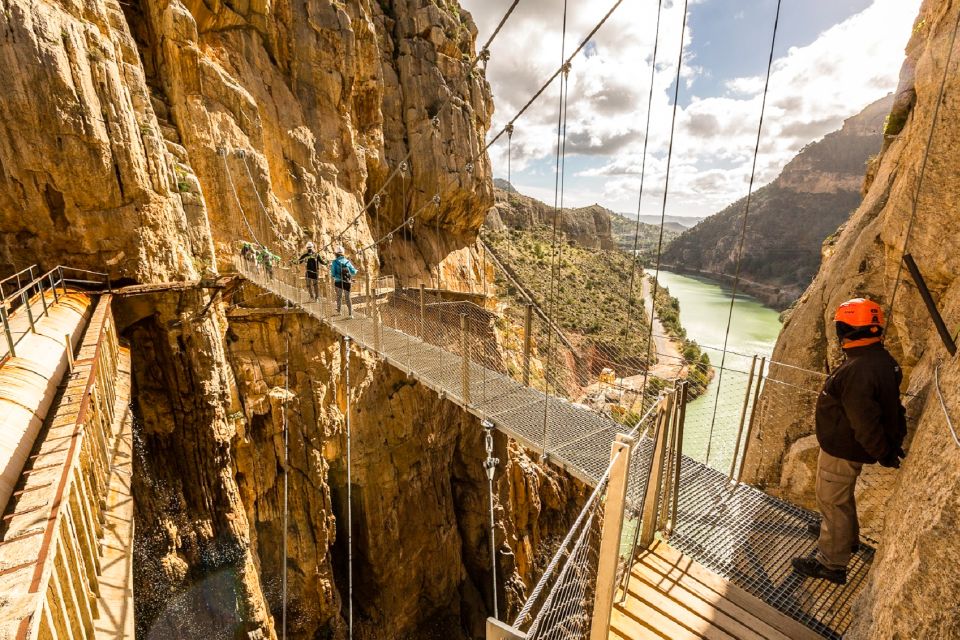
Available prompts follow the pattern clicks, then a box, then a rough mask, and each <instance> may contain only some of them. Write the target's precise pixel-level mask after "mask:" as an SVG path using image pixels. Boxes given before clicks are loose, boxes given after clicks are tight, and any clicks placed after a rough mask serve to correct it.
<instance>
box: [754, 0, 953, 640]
mask: <svg viewBox="0 0 960 640" xmlns="http://www.w3.org/2000/svg"><path fill="white" fill-rule="evenodd" d="M958 12H960V5H958V4H957V3H949V2H941V1H935V0H928V1H926V2H924V3H923V5H922V8H921V12H920V16H919V18H918V20H917V22H916V24H915V28H914V35H913V37H912V39H911V40H910V43H909V45H908V48H907V59H906V62H905V63H904V66H903V69H902V72H901V81H900V87H899V88H898V91H897V98H896V101H895V103H894V107H893V112H892V113H891V122H895V123H897V126H898V127H899V126H900V125H902V129H901V130H900V131H899V134H898V135H897V136H896V137H895V138H892V139H888V140H887V141H886V142H885V148H884V151H883V153H882V155H881V157H880V158H879V159H878V161H877V162H876V163H875V165H874V168H873V169H872V175H871V180H872V182H871V184H870V188H869V190H868V191H867V193H866V194H865V197H864V201H863V204H862V205H861V206H860V208H859V209H858V210H857V212H856V213H855V214H854V215H853V216H852V217H851V219H850V220H849V222H848V223H847V224H846V226H845V228H844V229H843V230H842V232H841V233H840V234H839V236H838V237H837V239H836V241H835V243H833V244H832V245H831V246H830V247H828V249H829V250H828V251H827V252H826V255H825V258H824V261H823V264H822V265H821V268H820V272H819V273H818V275H817V276H816V279H815V280H814V282H813V284H812V285H811V286H810V287H809V289H807V291H806V293H804V295H803V296H802V298H801V300H800V302H799V304H798V305H797V307H796V309H795V310H793V312H792V313H791V314H790V315H789V317H788V319H787V320H786V323H785V327H784V331H783V334H782V335H781V337H780V340H779V341H778V343H777V346H776V350H775V352H774V356H773V357H774V359H775V360H778V361H781V362H788V363H791V364H797V365H800V366H803V367H806V368H809V369H813V370H816V371H825V363H827V362H829V363H830V365H831V366H835V365H836V364H837V363H838V361H839V358H840V353H839V349H838V346H837V344H836V340H835V338H834V337H833V323H832V319H833V313H834V310H835V308H836V306H837V305H838V304H839V303H840V302H842V301H844V300H845V299H848V298H850V297H854V296H860V295H865V296H871V297H873V298H875V299H877V300H879V301H880V302H882V303H883V304H885V305H886V304H889V303H890V302H891V301H892V300H893V293H894V290H895V289H896V298H895V304H894V307H893V314H892V320H891V323H890V327H889V336H888V338H887V346H888V348H890V349H891V351H892V352H893V353H894V355H895V356H896V357H897V358H898V359H899V360H900V361H901V363H902V364H903V365H904V369H905V371H906V373H907V378H906V382H905V384H904V391H906V392H907V393H908V394H909V395H908V396H906V397H905V403H906V406H907V412H908V418H909V419H910V428H911V435H910V436H909V437H908V438H909V444H908V456H907V458H906V460H905V462H904V464H903V467H902V469H901V470H900V472H899V474H897V475H896V476H895V478H894V479H891V480H890V484H889V486H888V487H887V490H888V492H889V495H890V496H891V497H890V501H889V503H887V508H886V521H885V524H884V526H883V529H882V536H881V541H880V546H879V552H878V555H877V557H876V559H875V561H874V566H873V569H872V571H871V573H870V577H869V582H868V584H867V587H866V590H865V593H864V595H863V596H862V597H861V599H860V601H859V604H858V607H857V615H856V621H855V623H854V627H853V630H852V631H851V633H850V636H851V637H853V638H954V637H958V633H960V631H958V630H960V608H958V607H957V606H956V596H955V594H956V593H958V592H960V565H958V564H957V562H956V558H955V556H956V550H957V549H958V548H960V527H958V526H957V523H958V521H960V447H958V446H957V444H956V443H955V441H954V440H953V437H952V436H951V433H950V431H949V429H948V426H947V421H946V417H945V412H944V410H943V408H942V407H941V405H940V402H939V398H938V396H937V393H936V390H935V388H934V374H935V371H936V369H937V367H938V366H939V363H940V362H941V361H942V363H943V364H942V367H941V370H940V387H941V389H942V391H943V394H944V401H945V404H946V412H947V413H949V415H951V416H952V419H953V421H954V423H955V424H956V422H957V421H958V420H960V395H958V393H957V389H958V382H960V369H958V361H957V359H956V358H955V357H954V358H951V357H949V356H948V355H947V353H946V351H945V349H944V347H943V345H942V344H941V343H940V340H939V338H938V337H937V334H936V332H935V330H934V328H933V324H932V322H931V320H930V318H929V316H928V315H927V312H926V310H925V308H924V305H923V303H922V302H921V299H920V296H919V294H918V291H917V288H916V286H915V285H914V283H913V282H912V281H911V279H910V276H909V275H908V274H907V273H906V272H905V271H904V272H903V273H900V269H899V265H900V260H901V255H902V253H903V251H904V246H905V242H906V243H907V245H906V246H907V249H908V251H909V252H910V253H911V254H912V255H913V256H914V257H915V258H916V260H917V263H918V264H919V266H920V268H921V270H922V271H923V274H924V276H925V277H926V280H927V284H928V285H929V286H930V289H931V291H932V294H933V297H934V298H935V299H936V300H937V301H938V303H939V305H940V308H941V310H942V312H943V315H944V317H945V319H946V323H947V325H948V326H949V327H954V328H955V327H956V326H957V323H958V322H960V241H958V238H957V234H956V233H955V230H956V229H957V225H958V223H960V217H958V214H957V211H956V207H955V206H954V205H953V203H955V202H956V201H957V199H958V197H960V175H958V173H957V170H956V167H957V166H958V164H960V144H957V141H958V139H960V129H958V122H960V99H958V95H960V93H958V92H960V73H958V71H957V69H958V67H957V65H958V63H960V50H957V49H955V50H954V51H953V57H952V61H951V62H950V67H949V69H946V72H947V73H946V85H945V92H944V96H943V100H942V102H940V108H939V115H938V116H937V120H936V123H935V129H934V130H933V136H932V138H930V131H931V124H932V123H933V119H934V114H935V111H936V105H937V101H938V96H939V89H940V83H941V80H942V79H943V78H944V72H945V67H946V63H947V58H948V56H949V55H950V44H951V38H952V34H953V30H954V25H955V24H956V22H957V14H958ZM928 138H929V139H930V144H929V156H928V157H925V156H926V152H927V143H928ZM925 161H926V173H925V176H924V178H923V183H922V185H921V186H920V189H919V191H918V190H917V186H918V178H919V175H920V172H921V171H922V169H923V165H924V162H925ZM914 207H915V212H916V213H915V217H913V216H914V214H913V212H914ZM911 218H913V221H912V226H911ZM898 276H899V277H900V284H899V287H898V288H897V287H896V286H895V285H896V282H897V279H898ZM777 375H778V377H780V378H781V379H784V380H786V381H787V382H791V383H793V384H797V385H801V386H806V387H808V386H810V385H811V384H816V381H815V380H814V379H813V378H815V376H814V377H813V378H811V377H810V376H807V375H804V374H802V373H801V372H796V371H793V370H787V369H785V368H781V369H780V370H779V371H778V372H777ZM766 389H767V391H766V393H767V394H768V396H767V398H766V403H765V407H764V413H763V415H762V423H763V425H764V432H763V442H762V443H761V442H754V443H753V444H752V445H751V459H750V460H749V461H748V463H747V466H748V476H752V479H754V480H757V481H760V482H765V483H767V484H769V485H772V486H774V487H776V486H777V485H778V484H780V483H781V470H787V471H788V472H790V473H791V477H790V478H784V479H783V481H784V483H785V484H784V487H785V488H788V489H789V490H790V491H792V492H793V493H794V494H804V493H806V495H807V496H808V497H809V491H811V490H812V487H811V486H810V485H809V484H808V485H807V486H806V487H804V488H801V487H798V486H797V482H796V480H797V478H802V476H803V474H798V473H794V472H793V471H791V469H792V468H793V467H794V463H793V461H792V460H788V459H786V457H785V455H784V452H786V451H788V450H791V451H797V452H799V453H800V454H802V452H803V451H805V450H806V448H805V447H802V446H799V447H792V446H791V445H793V443H794V442H796V441H797V440H799V439H800V438H802V437H804V436H806V435H807V434H809V433H811V432H812V430H813V425H812V413H811V411H810V407H811V404H810V403H799V402H798V398H799V396H801V395H802V394H798V393H797V392H796V391H795V390H794V389H791V388H789V387H785V386H783V385H771V384H768V385H767V387H766ZM795 497H799V496H795Z"/></svg>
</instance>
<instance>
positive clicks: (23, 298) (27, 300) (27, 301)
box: [20, 291, 37, 333]
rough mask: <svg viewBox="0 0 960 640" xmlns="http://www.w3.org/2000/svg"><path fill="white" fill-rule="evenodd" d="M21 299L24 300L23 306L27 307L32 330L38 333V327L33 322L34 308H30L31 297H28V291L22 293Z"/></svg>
mask: <svg viewBox="0 0 960 640" xmlns="http://www.w3.org/2000/svg"><path fill="white" fill-rule="evenodd" d="M20 299H21V300H23V306H24V307H26V309H27V319H28V320H30V331H33V332H34V333H36V332H37V327H36V326H34V324H33V309H31V308H30V298H28V297H27V292H26V291H24V292H22V293H21V294H20Z"/></svg>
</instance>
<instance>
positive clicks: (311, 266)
mask: <svg viewBox="0 0 960 640" xmlns="http://www.w3.org/2000/svg"><path fill="white" fill-rule="evenodd" d="M297 262H299V263H301V264H303V263H304V262H306V263H307V276H308V277H311V278H314V279H316V278H317V276H318V275H319V274H320V265H322V264H327V261H326V260H324V259H323V257H322V256H321V255H320V254H319V253H316V252H313V251H307V252H306V253H305V254H303V255H302V256H300V258H299V259H298V260H297Z"/></svg>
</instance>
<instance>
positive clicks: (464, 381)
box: [460, 313, 470, 405]
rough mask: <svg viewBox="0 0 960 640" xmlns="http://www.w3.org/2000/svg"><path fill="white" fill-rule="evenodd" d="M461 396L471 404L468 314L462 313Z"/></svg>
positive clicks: (466, 402)
mask: <svg viewBox="0 0 960 640" xmlns="http://www.w3.org/2000/svg"><path fill="white" fill-rule="evenodd" d="M460 356H461V362H462V364H461V366H460V391H461V393H460V396H461V397H462V398H463V404H464V405H469V404H470V347H469V341H468V339H467V314H465V313H461V314H460Z"/></svg>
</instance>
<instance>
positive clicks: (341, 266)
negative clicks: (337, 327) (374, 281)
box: [330, 245, 357, 318]
mask: <svg viewBox="0 0 960 640" xmlns="http://www.w3.org/2000/svg"><path fill="white" fill-rule="evenodd" d="M336 253H337V257H336V259H335V260H334V261H333V262H332V263H331V264H330V275H331V276H332V277H333V287H334V289H336V291H337V313H340V302H341V300H342V299H343V297H344V296H346V298H347V313H348V314H349V315H350V317H351V318H352V317H353V302H352V301H351V300H350V286H351V285H352V284H353V276H355V275H357V268H356V267H354V266H353V263H352V262H350V260H348V259H347V257H346V256H345V255H343V254H344V250H343V245H340V246H338V247H337V250H336Z"/></svg>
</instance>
